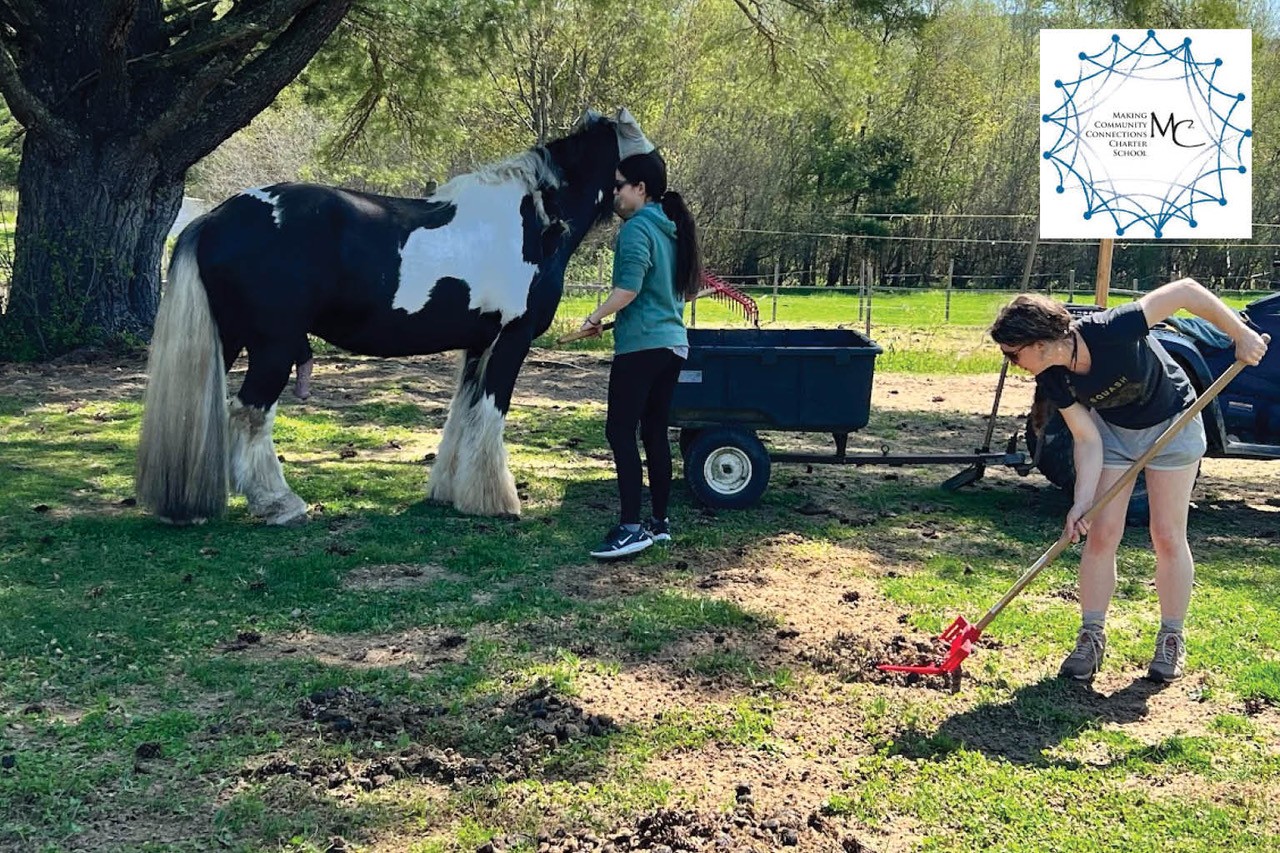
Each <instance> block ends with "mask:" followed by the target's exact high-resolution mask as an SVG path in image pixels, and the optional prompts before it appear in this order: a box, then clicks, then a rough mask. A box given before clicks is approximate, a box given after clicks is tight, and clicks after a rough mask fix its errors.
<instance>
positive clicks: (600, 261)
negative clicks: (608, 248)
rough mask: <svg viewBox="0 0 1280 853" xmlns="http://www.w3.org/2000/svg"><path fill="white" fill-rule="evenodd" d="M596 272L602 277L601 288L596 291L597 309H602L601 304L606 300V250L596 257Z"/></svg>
mask: <svg viewBox="0 0 1280 853" xmlns="http://www.w3.org/2000/svg"><path fill="white" fill-rule="evenodd" d="M596 271H597V275H599V277H600V287H599V288H598V289H597V290H596V307H597V308H599V307H600V303H601V302H602V301H603V300H604V250H603V249H601V250H600V253H599V254H598V255H596Z"/></svg>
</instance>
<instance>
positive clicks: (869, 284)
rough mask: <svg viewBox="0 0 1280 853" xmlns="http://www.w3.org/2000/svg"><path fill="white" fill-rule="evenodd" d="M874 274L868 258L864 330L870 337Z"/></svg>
mask: <svg viewBox="0 0 1280 853" xmlns="http://www.w3.org/2000/svg"><path fill="white" fill-rule="evenodd" d="M874 275H875V271H874V270H873V269H872V267H871V260H870V259H868V260H867V327H866V330H867V331H866V334H867V337H868V338H870V337H871V290H872V278H873V276H874Z"/></svg>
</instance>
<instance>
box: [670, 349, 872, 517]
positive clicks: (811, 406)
mask: <svg viewBox="0 0 1280 853" xmlns="http://www.w3.org/2000/svg"><path fill="white" fill-rule="evenodd" d="M881 352H882V350H881V349H880V347H879V346H878V345H876V344H875V343H873V342H872V341H871V340H870V339H869V338H867V337H866V336H864V335H862V334H860V333H858V332H855V331H852V330H849V329H690V330H689V360H688V361H687V362H686V363H685V365H684V369H683V370H682V371H681V372H680V381H679V383H678V384H677V385H676V391H675V397H674V399H673V401H672V406H671V424H672V425H673V426H678V427H680V428H681V431H680V450H681V452H682V454H683V456H684V464H685V480H686V481H687V482H688V483H689V487H690V488H691V489H692V490H693V493H694V495H695V497H697V498H698V499H699V500H700V501H702V502H703V503H705V504H708V505H710V506H715V507H721V508H741V507H747V506H750V505H751V504H753V503H755V502H756V501H757V500H759V499H760V496H761V495H762V494H764V490H765V488H766V487H767V486H768V484H769V468H770V457H769V452H768V451H767V450H766V449H765V447H764V445H763V444H762V443H761V442H760V439H759V438H757V437H756V434H755V431H756V430H786V431H796V432H829V433H832V434H833V435H835V436H836V437H837V442H838V444H840V445H841V452H843V444H844V440H845V438H846V437H847V436H848V434H849V433H850V432H852V431H853V430H856V429H861V428H862V427H864V426H866V425H867V419H868V418H869V417H870V414H871V379H872V375H873V373H874V371H875V359H876V356H877V355H879V354H880V353H881Z"/></svg>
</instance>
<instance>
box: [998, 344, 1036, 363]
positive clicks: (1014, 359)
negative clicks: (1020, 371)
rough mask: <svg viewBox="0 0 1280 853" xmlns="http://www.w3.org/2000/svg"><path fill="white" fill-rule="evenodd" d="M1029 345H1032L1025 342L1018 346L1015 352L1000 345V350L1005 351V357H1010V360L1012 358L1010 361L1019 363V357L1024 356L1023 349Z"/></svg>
mask: <svg viewBox="0 0 1280 853" xmlns="http://www.w3.org/2000/svg"><path fill="white" fill-rule="evenodd" d="M1029 346H1031V344H1023V345H1022V346H1020V347H1018V348H1017V349H1016V350H1014V351H1013V352H1009V350H1007V349H1005V348H1004V347H1000V352H1002V353H1004V357H1005V358H1007V359H1009V360H1010V361H1012V362H1013V363H1014V364H1017V363H1018V359H1019V358H1021V356H1022V351H1023V350H1024V349H1026V348H1027V347H1029Z"/></svg>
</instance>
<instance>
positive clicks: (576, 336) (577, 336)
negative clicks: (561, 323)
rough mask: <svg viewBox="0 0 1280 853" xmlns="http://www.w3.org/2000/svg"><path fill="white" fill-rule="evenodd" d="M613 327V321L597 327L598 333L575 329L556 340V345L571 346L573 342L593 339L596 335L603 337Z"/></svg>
mask: <svg viewBox="0 0 1280 853" xmlns="http://www.w3.org/2000/svg"><path fill="white" fill-rule="evenodd" d="M613 327H614V321H613V320H610V321H609V322H608V323H605V324H604V325H602V326H600V327H598V328H599V331H596V330H595V329H575V330H573V331H572V332H569V333H568V334H564V335H561V336H560V337H558V338H556V343H558V344H571V343H573V342H574V341H581V340H586V339H587V338H594V337H596V336H597V335H603V334H604V333H605V332H607V331H609V330H610V329H612V328H613Z"/></svg>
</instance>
